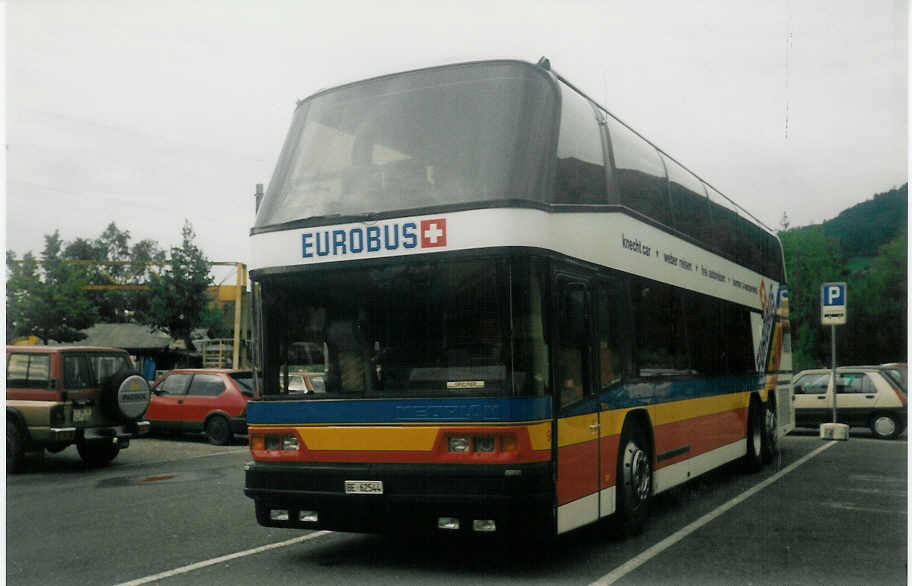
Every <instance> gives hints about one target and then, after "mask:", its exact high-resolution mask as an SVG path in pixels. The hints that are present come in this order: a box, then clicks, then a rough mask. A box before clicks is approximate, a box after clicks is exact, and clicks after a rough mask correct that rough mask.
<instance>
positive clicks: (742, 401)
mask: <svg viewBox="0 0 912 586" xmlns="http://www.w3.org/2000/svg"><path fill="white" fill-rule="evenodd" d="M749 397H750V393H748V392H746V391H745V392H743V393H732V394H729V395H716V396H713V397H701V398H699V399H688V400H686V401H674V402H672V403H660V404H658V405H656V408H655V418H656V420H655V422H654V424H655V425H656V426H659V425H667V424H669V423H677V422H679V421H684V420H686V419H693V418H695V417H705V416H707V415H716V414H717V413H724V412H726V411H734V410H736V409H745V408H747V406H748V401H749V400H750V399H749Z"/></svg>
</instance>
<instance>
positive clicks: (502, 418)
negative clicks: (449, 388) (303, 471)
mask: <svg viewBox="0 0 912 586" xmlns="http://www.w3.org/2000/svg"><path fill="white" fill-rule="evenodd" d="M550 418H551V397H522V398H516V399H508V398H466V399H454V398H440V399H342V400H334V399H320V400H305V401H250V402H249V403H248V404H247V423H249V424H253V425H257V424H264V425H269V424H280V425H294V424H299V423H355V424H357V423H400V422H419V421H420V422H447V423H468V422H486V421H490V422H510V421H517V422H519V421H539V420H542V419H550Z"/></svg>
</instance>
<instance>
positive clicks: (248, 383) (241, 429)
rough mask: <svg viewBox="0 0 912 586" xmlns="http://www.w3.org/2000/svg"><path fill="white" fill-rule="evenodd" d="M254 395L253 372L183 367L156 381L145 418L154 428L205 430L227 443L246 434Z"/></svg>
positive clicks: (217, 441) (211, 438) (216, 441)
mask: <svg viewBox="0 0 912 586" xmlns="http://www.w3.org/2000/svg"><path fill="white" fill-rule="evenodd" d="M251 398H253V373H252V372H251V371H249V370H231V369H225V368H181V369H176V370H171V371H168V372H167V373H165V374H164V375H163V376H162V377H161V378H159V379H158V380H157V381H155V385H154V386H153V389H152V400H151V401H150V403H149V408H148V409H147V410H146V419H148V420H149V422H150V423H151V424H152V429H153V430H162V431H172V432H179V433H180V432H186V431H192V432H198V431H204V432H205V433H206V435H208V436H209V441H210V442H212V443H213V444H217V445H225V444H227V443H229V442H230V441H231V438H232V436H233V435H234V434H236V433H240V434H246V433H247V401H248V400H249V399H251Z"/></svg>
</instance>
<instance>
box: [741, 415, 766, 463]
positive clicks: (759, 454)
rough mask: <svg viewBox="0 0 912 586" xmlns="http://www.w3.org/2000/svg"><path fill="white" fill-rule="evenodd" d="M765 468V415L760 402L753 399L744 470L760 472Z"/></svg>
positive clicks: (749, 417) (748, 420) (749, 416)
mask: <svg viewBox="0 0 912 586" xmlns="http://www.w3.org/2000/svg"><path fill="white" fill-rule="evenodd" d="M761 468H763V413H762V411H761V408H760V401H759V400H758V399H757V398H755V397H751V400H750V407H749V408H748V409H747V453H746V454H744V469H745V470H746V471H748V472H759V471H760V469H761Z"/></svg>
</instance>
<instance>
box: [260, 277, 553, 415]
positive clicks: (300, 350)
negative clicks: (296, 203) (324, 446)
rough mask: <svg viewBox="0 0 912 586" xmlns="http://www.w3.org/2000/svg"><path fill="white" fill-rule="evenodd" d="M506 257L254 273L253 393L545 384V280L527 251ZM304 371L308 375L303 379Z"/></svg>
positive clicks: (442, 390)
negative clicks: (258, 342)
mask: <svg viewBox="0 0 912 586" xmlns="http://www.w3.org/2000/svg"><path fill="white" fill-rule="evenodd" d="M514 265H515V266H513V267H511V266H510V263H509V262H508V261H507V260H505V259H486V260H459V261H455V260H449V261H435V262H420V263H414V262H411V263H409V262H403V261H396V262H392V263H391V262H386V263H384V264H380V265H376V266H375V267H374V268H367V269H365V268H361V269H357V270H356V269H348V268H346V269H338V268H336V269H331V270H324V271H305V272H298V273H293V274H283V275H273V276H268V277H264V278H263V279H262V281H261V283H260V291H259V293H258V296H259V300H258V302H257V303H258V304H259V306H260V308H259V310H260V314H261V316H262V317H261V319H262V325H261V327H262V329H263V335H262V339H263V340H264V345H263V356H262V360H263V373H264V386H263V394H264V395H267V396H268V395H277V394H278V395H283V396H285V395H294V396H295V398H302V399H307V398H324V397H327V395H333V394H345V395H346V396H381V397H395V396H424V397H437V396H463V395H476V394H481V395H496V396H512V395H517V394H520V395H542V394H545V393H546V392H547V386H548V382H547V379H548V376H547V372H548V364H547V350H546V344H545V336H546V332H547V327H546V325H545V324H544V320H545V317H544V314H546V312H543V311H542V303H543V302H542V299H545V298H546V297H545V296H544V295H543V294H542V291H541V287H542V283H544V282H545V281H544V278H543V277H542V273H541V269H539V268H533V267H538V264H537V263H533V262H530V261H529V260H528V259H526V260H523V261H516V262H515V263H514ZM511 298H512V309H511ZM511 313H512V315H511ZM511 337H512V341H511ZM304 376H307V377H308V378H310V379H311V382H313V380H314V378H317V379H318V380H319V384H317V385H311V386H313V389H312V390H311V389H307V388H305V387H304V385H302V384H301V381H299V380H298V379H300V378H302V377H304Z"/></svg>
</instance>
